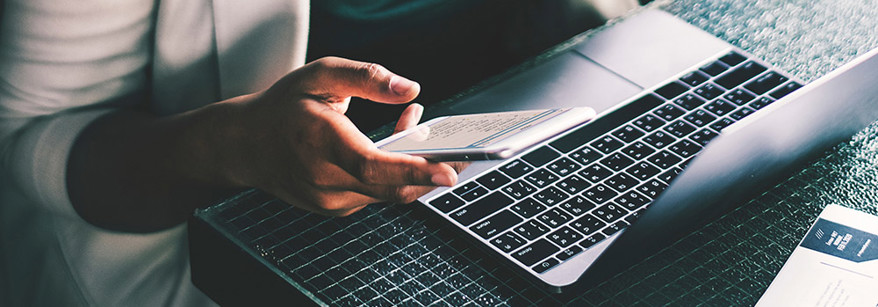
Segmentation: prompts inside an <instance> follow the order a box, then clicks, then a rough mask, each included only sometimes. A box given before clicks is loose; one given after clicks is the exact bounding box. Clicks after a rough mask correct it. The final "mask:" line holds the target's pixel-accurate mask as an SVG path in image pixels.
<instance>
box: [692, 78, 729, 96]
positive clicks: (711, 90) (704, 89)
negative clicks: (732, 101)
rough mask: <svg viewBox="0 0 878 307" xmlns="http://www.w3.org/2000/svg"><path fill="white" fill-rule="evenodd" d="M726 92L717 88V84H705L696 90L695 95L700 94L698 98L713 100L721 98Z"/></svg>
mask: <svg viewBox="0 0 878 307" xmlns="http://www.w3.org/2000/svg"><path fill="white" fill-rule="evenodd" d="M725 91H726V90H725V89H723V88H721V87H719V86H717V85H716V84H713V83H710V82H708V83H705V84H704V85H702V86H701V87H699V88H696V89H695V94H698V96H701V97H704V99H707V100H712V99H714V98H716V97H719V96H720V95H722V94H723V93H725Z"/></svg>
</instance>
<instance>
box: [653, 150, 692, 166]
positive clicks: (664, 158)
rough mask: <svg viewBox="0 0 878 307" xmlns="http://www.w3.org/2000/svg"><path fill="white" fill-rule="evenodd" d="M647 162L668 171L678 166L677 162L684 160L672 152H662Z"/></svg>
mask: <svg viewBox="0 0 878 307" xmlns="http://www.w3.org/2000/svg"><path fill="white" fill-rule="evenodd" d="M647 161H649V162H651V163H652V164H654V165H655V166H658V167H659V168H661V169H667V168H669V167H672V166H674V164H677V162H680V161H683V159H681V158H680V157H677V156H676V155H674V154H672V153H671V152H670V151H667V150H662V151H660V152H657V153H655V154H654V155H652V156H650V157H649V158H648V159H647Z"/></svg>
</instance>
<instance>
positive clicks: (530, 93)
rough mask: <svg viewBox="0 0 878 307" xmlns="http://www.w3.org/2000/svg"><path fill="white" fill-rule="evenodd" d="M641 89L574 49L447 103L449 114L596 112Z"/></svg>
mask: <svg viewBox="0 0 878 307" xmlns="http://www.w3.org/2000/svg"><path fill="white" fill-rule="evenodd" d="M641 90H642V89H641V88H640V87H638V86H636V85H634V84H632V83H630V82H628V81H626V80H625V79H623V78H621V77H619V76H618V75H616V74H614V73H612V72H610V71H608V70H606V69H604V68H603V67H601V66H598V65H597V64H595V63H594V62H592V61H590V60H588V59H586V58H585V57H583V56H582V55H580V54H578V53H575V52H566V53H564V54H562V55H559V56H557V57H555V58H553V59H551V60H549V61H548V62H546V63H543V64H541V65H539V66H537V67H534V68H533V69H531V70H529V71H526V72H523V73H521V74H518V75H517V76H514V77H511V78H509V79H507V80H504V81H503V82H501V83H499V84H496V85H494V86H492V87H490V88H487V89H485V90H483V91H481V92H479V93H477V94H475V95H473V96H470V97H467V98H464V99H463V100H460V101H458V102H457V103H455V104H454V105H452V106H450V109H451V111H452V112H449V113H481V112H496V111H514V110H532V109H552V108H565V107H581V106H586V107H591V108H593V109H595V111H596V112H597V113H601V112H603V111H604V110H606V109H609V108H611V107H613V106H614V105H615V104H617V103H619V102H621V101H623V100H625V99H627V98H630V97H631V96H633V95H635V94H637V93H639V92H640V91H641Z"/></svg>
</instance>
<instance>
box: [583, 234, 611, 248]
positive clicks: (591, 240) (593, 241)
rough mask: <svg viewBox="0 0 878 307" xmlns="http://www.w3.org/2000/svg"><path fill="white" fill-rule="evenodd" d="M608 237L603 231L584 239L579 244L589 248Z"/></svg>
mask: <svg viewBox="0 0 878 307" xmlns="http://www.w3.org/2000/svg"><path fill="white" fill-rule="evenodd" d="M606 238H607V237H605V236H604V235H602V234H601V233H596V234H593V235H592V236H590V237H588V238H585V240H582V243H579V246H582V248H585V249H588V248H589V247H591V246H592V245H595V244H597V243H598V242H600V241H603V240H604V239H606Z"/></svg>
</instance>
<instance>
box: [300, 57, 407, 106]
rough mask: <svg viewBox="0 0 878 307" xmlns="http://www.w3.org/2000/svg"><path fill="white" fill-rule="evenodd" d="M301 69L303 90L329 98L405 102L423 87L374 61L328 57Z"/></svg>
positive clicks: (331, 100) (332, 100) (331, 99)
mask: <svg viewBox="0 0 878 307" xmlns="http://www.w3.org/2000/svg"><path fill="white" fill-rule="evenodd" d="M301 71H302V73H303V74H304V75H303V76H302V78H300V80H298V82H296V83H297V84H298V85H299V86H300V87H301V88H302V90H303V91H304V92H306V93H310V94H312V95H315V96H317V97H320V98H323V99H326V100H328V101H330V102H336V101H340V100H343V99H345V98H347V97H351V96H356V97H360V98H365V99H369V100H372V101H375V102H383V103H406V102H409V101H411V100H412V99H415V97H417V96H418V93H420V91H421V86H420V85H419V84H418V83H417V82H414V81H411V80H408V79H406V78H403V77H400V76H397V75H396V74H394V73H392V72H390V71H389V70H387V69H386V68H384V67H383V66H381V65H378V64H374V63H366V62H358V61H353V60H348V59H342V58H337V57H325V58H321V59H318V60H316V61H314V62H311V63H309V64H308V65H305V67H303V68H302V69H301Z"/></svg>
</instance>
